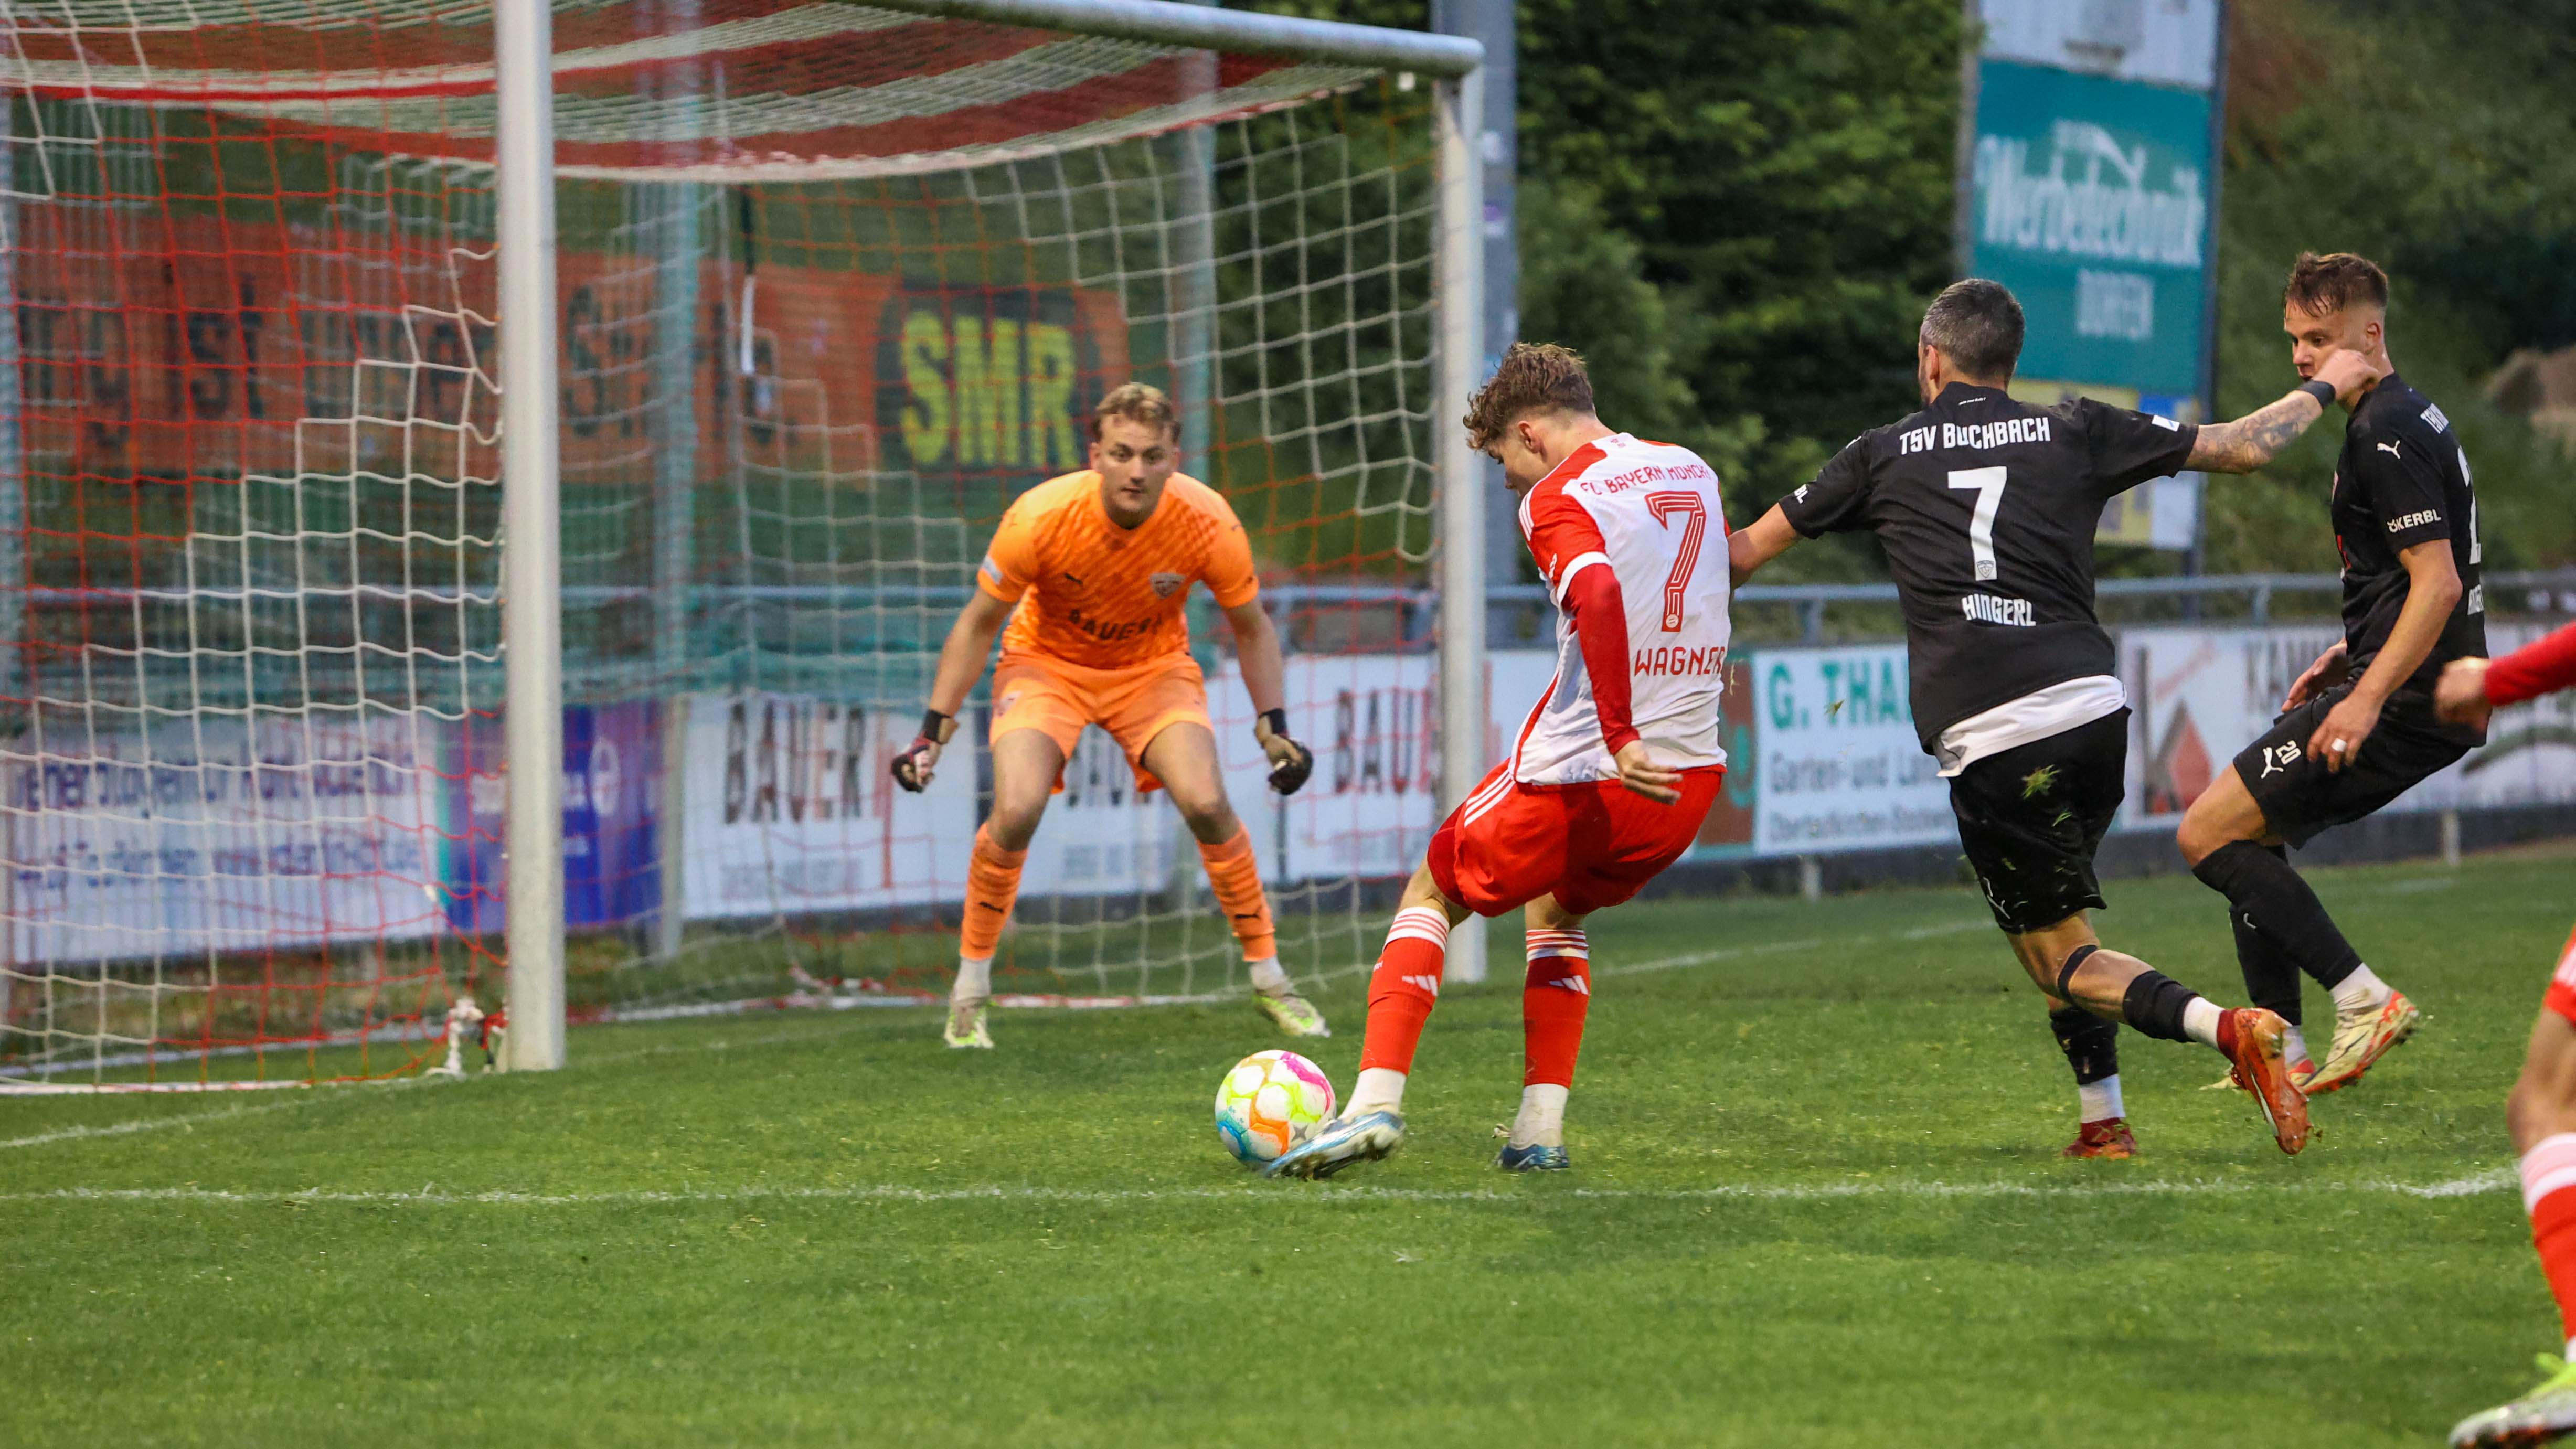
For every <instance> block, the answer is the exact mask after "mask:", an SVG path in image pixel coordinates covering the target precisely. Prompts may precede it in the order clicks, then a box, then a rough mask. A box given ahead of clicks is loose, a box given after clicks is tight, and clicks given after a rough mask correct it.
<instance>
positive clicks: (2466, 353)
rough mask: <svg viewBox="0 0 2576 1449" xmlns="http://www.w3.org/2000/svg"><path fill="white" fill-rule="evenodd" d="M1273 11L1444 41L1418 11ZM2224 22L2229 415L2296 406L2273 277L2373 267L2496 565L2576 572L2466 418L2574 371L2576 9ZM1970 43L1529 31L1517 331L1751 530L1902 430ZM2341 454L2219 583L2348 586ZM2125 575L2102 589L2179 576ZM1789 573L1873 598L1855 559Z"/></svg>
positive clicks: (1762, 17)
mask: <svg viewBox="0 0 2576 1449" xmlns="http://www.w3.org/2000/svg"><path fill="white" fill-rule="evenodd" d="M1260 8H1263V9H1270V10H1277V11H1283V12H1293V13H1298V14H1304V15H1309V16H1319V17H1324V18H1331V19H1343V20H1354V21H1362V22H1366V23H1371V24H1380V25H1400V26H1411V27H1420V26H1423V25H1426V24H1427V23H1428V20H1429V14H1428V6H1427V5H1426V4H1424V3H1422V0H1276V3H1273V0H1263V3H1261V5H1260ZM2233 11H2234V14H2235V17H2236V24H2235V28H2234V31H2233V33H2232V36H2231V60H2230V79H2231V87H2230V97H2229V117H2230V132H2229V141H2228V152H2227V158H2226V167H2227V170H2226V190H2225V196H2224V201H2223V206H2222V212H2221V215H2222V227H2223V235H2222V237H2221V243H2220V264H2221V279H2222V280H2221V307H2222V321H2221V336H2220V399H2219V412H2220V414H2221V415H2222V416H2229V417H2233V416H2237V415H2239V414H2242V413H2243V412H2245V411H2247V410H2249V409H2251V408H2254V407H2258V406H2260V405H2261V404H2263V403H2265V402H2268V401H2270V400H2271V399H2272V398H2274V397H2277V396H2279V395H2280V393H2281V391H2282V390H2283V389H2284V388H2286V387H2287V386H2288V385H2289V383H2290V382H2291V381H2292V380H2293V379H2292V377H2291V374H2290V371H2289V367H2288V365H2287V355H2286V349H2285V347H2284V345H2283V343H2282V342H2281V339H2280V335H2279V326H2280V316H2279V301H2280V299H2279V277H2280V275H2281V272H2282V271H2283V269H2284V268H2285V267H2286V266H2287V264H2288V262H2289V259H2290V258H2291V257H2292V256H2294V255H2296V254H2297V253H2298V252H2299V251H2300V250H2302V249H2305V248H2316V249H2319V250H2333V249H2337V248H2345V249H2355V250H2361V251H2365V252H2368V253H2369V254H2371V255H2373V256H2375V257H2378V258H2379V259H2381V260H2382V262H2383V263H2384V264H2385V265H2387V266H2388V267H2389V268H2390V270H2391V272H2392V274H2393V275H2394V277H2395V279H2396V282H2397V289H2398V297H2397V307H2396V315H2395V316H2394V317H2393V318H2392V320H2391V324H2390V325H2391V336H2392V341H2393V344H2394V347H2395V350H2396V353H2397V356H2398V358H2399V361H2400V363H2401V365H2402V366H2403V368H2404V370H2405V372H2406V375H2407V377H2408V378H2409V380H2410V381H2413V382H2414V383H2415V384H2416V385H2417V386H2419V387H2421V388H2423V389H2424V390H2425V391H2426V392H2427V393H2428V394H2431V395H2432V396H2434V397H2436V398H2438V399H2439V400H2440V401H2441V404H2442V407H2443V409H2444V410H2445V411H2446V412H2448V413H2449V414H2450V416H2451V418H2452V420H2453V422H2454V423H2455V424H2456V425H2457V426H2458V428H2459V430H2460V433H2461V436H2462V437H2463V439H2464V440H2465V441H2466V442H2467V444H2468V447H2469V451H2470V457H2471V462H2472V465H2473V466H2474V468H2475V469H2476V474H2477V480H2478V484H2479V489H2480V493H2481V496H2482V500H2483V502H2482V508H2481V515H2480V521H2481V523H2482V525H2483V531H2484V536H2485V538H2486V540H2487V558H2488V561H2489V563H2490V564H2491V565H2494V566H2498V567H2505V568H2513V567H2533V566H2544V565H2552V564H2559V563H2565V562H2568V561H2570V560H2576V508H2571V507H2569V506H2568V503H2567V477H2568V474H2569V472H2570V469H2571V463H2570V461H2569V460H2568V459H2567V458H2566V457H2564V456H2563V455H2562V454H2560V453H2559V452H2557V451H2556V450H2555V449H2554V448H2552V447H2550V446H2549V445H2547V444H2546V443H2545V442H2543V441H2542V440H2539V439H2537V438H2535V437H2534V436H2533V435H2532V433H2531V432H2530V430H2529V429H2528V428H2526V427H2524V426H2523V425H2522V424H2521V423H2520V422H2518V421H2516V420H2515V419H2512V418H2510V417H2507V416H2505V415H2504V414H2502V413H2500V412H2499V411H2498V410H2496V409H2495V408H2493V407H2491V406H2489V405H2488V404H2487V403H2485V402H2484V401H2483V399H2482V398H2481V397H2480V395H2479V394H2480V387H2481V385H2482V384H2483V382H2484V380H2485V379H2486V377H2487V376H2488V375H2489V374H2490V373H2491V372H2492V371H2493V370H2494V368H2495V366H2496V365H2497V364H2498V363H2499V362H2500V361H2501V360H2502V358H2503V356H2504V354H2505V353H2506V352H2507V351H2509V350H2510V349H2512V348H2514V347H2519V346H2564V345H2567V344H2569V343H2571V342H2576V107H2570V106H2569V105H2568V104H2567V100H2566V77H2567V76H2568V75H2569V74H2570V73H2571V72H2576V0H2456V3H2454V0H2376V3H2363V0H2342V3H2336V0H2239V3H2237V4H2236V5H2235V6H2234V7H2233ZM1959 19H1960V8H1959V6H1958V5H1957V4H1956V3H1955V0H1835V3H1817V0H1808V3H1790V0H1763V3H1752V4H1743V5H1687V6H1685V5H1668V4H1654V3H1651V0H1581V3H1578V0H1525V3H1523V4H1522V5H1521V6H1520V51H1521V53H1520V66H1521V69H1520V138H1521V173H1522V177H1521V191H1520V198H1521V217H1520V225H1521V241H1522V256H1521V267H1522V276H1521V283H1522V285H1521V305H1522V313H1523V326H1522V335H1524V336H1526V337H1532V338H1544V339H1548V340H1554V341H1561V342H1565V343H1567V344H1569V345H1572V346H1574V347H1576V348H1577V349H1579V350H1580V351H1582V352H1583V353H1584V355H1585V356H1586V357H1587V358H1590V359H1591V360H1592V363H1593V366H1594V368H1595V372H1596V377H1597V378H1598V380H1599V384H1600V390H1601V394H1602V400H1603V408H1604V410H1605V412H1608V413H1612V414H1613V420H1614V422H1615V423H1616V424H1617V425H1618V426H1622V427H1629V428H1632V429H1634V430H1636V431H1641V432H1643V431H1649V430H1656V431H1660V433H1661V434H1662V435H1663V436H1667V437H1670V438H1672V439H1674V440H1675V441H1679V442H1686V443H1690V444H1692V445H1693V446H1695V447H1699V448H1701V449H1702V450H1703V451H1705V452H1707V453H1708V454H1709V455H1710V457H1711V458H1712V459H1713V460H1715V461H1716V462H1717V463H1718V465H1719V467H1720V469H1721V470H1722V471H1723V472H1724V473H1725V475H1726V477H1727V479H1728V483H1729V488H1728V497H1729V500H1730V504H1731V505H1732V508H1733V509H1734V511H1735V512H1736V513H1737V514H1738V517H1739V521H1740V520H1741V518H1743V517H1746V516H1749V515H1750V514H1751V513H1753V512H1756V511H1758V510H1759V509H1761V508H1762V507H1765V506H1767V505H1768V504H1769V503H1770V501H1771V500H1772V499H1773V498H1775V497H1777V496H1778V495H1779V494H1780V493H1781V492H1782V491H1784V490H1785V489H1787V488H1789V487H1791V486H1794V485H1795V484H1797V483H1798V482H1801V481H1803V480H1804V479H1805V477H1806V476H1808V475H1809V474H1810V473H1811V472H1812V471H1813V469H1814V468H1815V467H1816V466H1817V464H1818V463H1820V462H1821V461H1822V460H1823V459H1824V458H1825V457H1826V456H1828V455H1829V454H1830V453H1831V451H1832V450H1833V449H1835V448H1837V447H1839V446H1841V444H1842V443H1843V441H1844V440H1845V439H1847V438H1849V437H1850V436H1851V435H1852V434H1853V433H1855V432H1858V431H1860V430H1861V429H1863V428H1866V427H1871V426H1875V425H1876V424H1878V423H1882V422H1885V421H1887V420H1888V419H1890V418H1892V417H1894V416H1896V415H1897V414H1899V413H1901V412H1903V411H1905V410H1906V409H1907V408H1909V407H1910V406H1912V405H1913V401H1914V392H1913V377H1912V368H1911V355H1910V353H1911V349H1910V347H1909V346H1908V342H1909V339H1910V338H1911V335H1912V329H1913V324H1914V321H1915V319H1916V317H1917V316H1918V315H1919V313H1920V309H1921V307H1922V306H1923V304H1924V302H1925V301H1927V300H1928V299H1929V297H1930V296H1931V294H1932V293H1933V292H1934V291H1935V290H1937V289H1938V288H1939V287H1940V285H1941V284H1942V283H1943V282H1945V281H1946V280H1948V279H1949V277H1950V275H1951V272H1952V266H1953V262H1952V242H1951V207H1952V177H1953V167H1954V142H1955V135H1956V127H1957V122H1958V91H1959V86H1958V54H1959V52H1958V45H1959V42H1960V35H1959ZM2339 440H2340V429H2339V428H2337V427H2335V426H2332V425H2331V424H2330V425H2328V426H2324V427H2320V428H2318V429H2317V430H2316V431H2315V432H2314V433H2312V434H2311V435H2310V437H2309V438H2308V439H2307V440H2305V441H2304V442H2303V443H2302V444H2301V445H2300V446H2299V447H2298V448H2296V449H2295V450H2293V452H2292V453H2291V454H2290V455H2288V456H2287V457H2285V458H2283V459H2282V460H2281V461H2280V462H2279V463H2278V464H2276V465H2275V466H2274V467H2273V468H2271V469H2269V470H2267V471H2266V472H2265V473H2263V474H2261V475H2258V476H2256V477H2254V478H2251V479H2225V480H2221V481H2219V482H2218V483H2217V484H2216V485H2215V486H2214V487H2213V489H2212V491H2211V494H2210V501H2209V522H2208V528H2207V536H2208V556H2207V567H2209V568H2210V569H2211V570H2213V571H2222V572H2223V571H2231V570H2280V569H2303V570H2330V569H2332V568H2333V567H2334V566H2335V555H2334V542H2333V537H2332V534H2331V532H2330V531H2329V530H2328V529H2327V527H2326V526H2325V517H2324V512H2325V505H2324V497H2323V494H2324V489H2325V483H2326V479H2327V476H2328V474H2329V473H2330V472H2331V471H2332V466H2333V458H2334V451H2335V447H2336V444H2337V443H2338V442H2339ZM1835 542H1837V543H1848V541H1845V540H1836V541H1835ZM2115 552H2116V553H2117V555H2118V556H2116V557H2110V558H2106V560H2105V567H2106V569H2107V570H2108V571H2110V572H2131V571H2136V570H2139V569H2146V570H2149V571H2153V570H2156V569H2160V568H2163V567H2166V566H2169V560H2168V559H2167V558H2166V557H2165V556H2161V555H2145V554H2138V553H2134V552H2133V551H2115ZM1774 567H1775V572H1774V574H1773V575H1769V576H1767V577H1778V578H1782V579H1786V578H1792V577H1858V576H1875V574H1876V571H1877V565H1876V563H1875V562H1874V561H1873V560H1872V558H1871V556H1870V554H1869V553H1868V551H1867V548H1866V545H1865V544H1863V545H1850V546H1848V547H1845V548H1842V549H1839V550H1837V549H1833V548H1824V549H1817V548H1808V549H1800V550H1798V551H1796V552H1794V553H1792V554H1790V555H1789V556H1788V557H1787V558H1785V559H1783V560H1782V563H1781V564H1780V565H1775V566H1774Z"/></svg>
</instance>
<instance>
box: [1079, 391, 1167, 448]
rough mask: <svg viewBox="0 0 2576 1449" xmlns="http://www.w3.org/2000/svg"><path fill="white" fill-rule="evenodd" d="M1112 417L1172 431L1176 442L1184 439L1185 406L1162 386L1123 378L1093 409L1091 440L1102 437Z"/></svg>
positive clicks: (1097, 440)
mask: <svg viewBox="0 0 2576 1449" xmlns="http://www.w3.org/2000/svg"><path fill="white" fill-rule="evenodd" d="M1111 418H1125V419H1126V420H1127V421H1129V422H1131V423H1143V424H1144V425H1145V426H1147V427H1149V428H1160V429H1162V430H1163V431H1165V432H1167V433H1169V434H1171V435H1172V441H1173V442H1176V443H1177V442H1179V441H1180V440H1181V410H1180V409H1179V408H1176V407H1174V406H1172V399H1171V397H1170V396H1169V395H1168V394H1166V393H1165V392H1164V391H1163V390H1162V389H1161V388H1159V387H1155V386H1153V385H1151V384H1149V383H1142V382H1122V383H1120V384H1119V385H1118V386H1116V387H1113V388H1111V389H1110V390H1109V396H1107V397H1104V398H1102V399H1101V400H1100V406H1098V407H1096V408H1093V409H1092V410H1091V441H1093V442H1095V443H1097V442H1099V441H1100V430H1101V429H1102V428H1104V427H1107V426H1108V424H1109V420H1110V419H1111Z"/></svg>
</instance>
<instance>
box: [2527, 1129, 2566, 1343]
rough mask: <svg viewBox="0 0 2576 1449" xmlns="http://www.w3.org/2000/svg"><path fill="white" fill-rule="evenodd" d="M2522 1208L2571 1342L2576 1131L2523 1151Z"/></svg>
mask: <svg viewBox="0 0 2576 1449" xmlns="http://www.w3.org/2000/svg"><path fill="white" fill-rule="evenodd" d="M2522 1206H2523V1210H2524V1211H2525V1212H2528V1213H2530V1214H2531V1241H2532V1245H2533V1246H2534V1247H2536V1248H2538V1249H2539V1250H2540V1271H2541V1272H2542V1273H2544V1274H2546V1275H2547V1276H2548V1278H2549V1292H2550V1295H2551V1296H2552V1297H2554V1298H2556V1299H2557V1300H2558V1316H2559V1319H2560V1321H2561V1324H2562V1325H2563V1326H2564V1327H2565V1329H2566V1331H2567V1337H2568V1338H2569V1339H2570V1340H2571V1341H2576V1132H2561V1133H2559V1134H2558V1135H2557V1136H2555V1137H2544V1138H2542V1139H2541V1140H2540V1141H2539V1142H2538V1143H2537V1144H2535V1145H2534V1146H2533V1147H2532V1149H2531V1150H2530V1151H2529V1152H2526V1153H2524V1154H2523V1155H2522Z"/></svg>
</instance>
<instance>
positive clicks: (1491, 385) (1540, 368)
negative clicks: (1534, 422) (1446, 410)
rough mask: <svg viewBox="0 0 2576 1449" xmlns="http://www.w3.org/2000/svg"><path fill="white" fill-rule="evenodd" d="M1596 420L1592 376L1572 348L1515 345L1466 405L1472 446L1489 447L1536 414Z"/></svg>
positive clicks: (1525, 344) (1521, 343) (1544, 345)
mask: <svg viewBox="0 0 2576 1449" xmlns="http://www.w3.org/2000/svg"><path fill="white" fill-rule="evenodd" d="M1540 412H1568V413H1581V414H1583V415H1584V416H1586V417H1589V416H1591V415H1592V375H1591V374H1590V373H1587V372H1585V371H1584V370H1583V358H1582V357H1581V356H1580V355H1578V354H1577V353H1576V352H1575V351H1574V349H1573V348H1570V347H1559V346H1557V345H1556V344H1555V343H1553V342H1515V343H1513V344H1512V345H1511V350H1510V351H1508V352H1505V353H1504V354H1503V361H1502V365H1501V366H1499V367H1497V368H1495V369H1494V375H1493V376H1492V377H1491V378H1489V379H1488V380H1487V381H1486V383H1485V385H1484V386H1483V387H1480V388H1478V389H1476V395H1475V396H1474V397H1472V398H1469V399H1468V400H1467V416H1466V419H1465V422H1466V424H1467V445H1468V446H1469V447H1471V448H1475V449H1478V450H1479V451H1481V450H1483V449H1486V448H1490V447H1492V446H1493V445H1494V440H1495V439H1496V438H1499V437H1501V436H1502V435H1503V430H1504V429H1505V428H1508V427H1510V426H1511V425H1512V424H1514V423H1516V422H1519V421H1520V420H1521V419H1522V418H1525V417H1527V416H1529V415H1530V414H1531V413H1540Z"/></svg>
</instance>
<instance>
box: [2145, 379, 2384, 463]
mask: <svg viewBox="0 0 2576 1449" xmlns="http://www.w3.org/2000/svg"><path fill="white" fill-rule="evenodd" d="M2387 375H2388V361H2387V359H2386V358H2385V357H2373V356H2365V355H2363V354H2362V353H2359V352H2355V351H2353V350H2351V349H2350V348H2345V349H2343V350H2342V351H2339V352H2337V353H2335V354H2334V355H2333V356H2332V357H2329V358H2327V359H2326V360H2325V363H2324V365H2323V366H2321V367H2319V368H2318V369H2317V375H2316V376H2315V377H2314V378H2312V379H2310V380H2309V381H2307V382H2303V383H2301V384H2299V385H2298V386H2297V387H2296V388H2294V389H2292V390H2291V391H2289V392H2287V393H2285V394H2283V395H2282V397H2281V400H2280V401H2278V402H2275V403H2273V404H2271V405H2270V406H2268V407H2264V408H2258V409H2256V410H2255V411H2253V412H2250V413H2247V414H2246V415H2245V416H2243V417H2241V418H2238V419H2237V420H2236V421H2234V422H2232V423H2210V424H2207V425H2206V426H2204V427H2202V428H2201V430H2200V435H2199V436H2198V437H2196V438H2194V439H2193V440H2192V444H2191V458H2190V460H2189V461H2188V462H2186V463H2185V464H2184V466H2185V467H2189V468H2199V469H2201V470H2203V471H2205V472H2210V473H2251V472H2253V471H2254V470H2255V469H2257V468H2260V467H2262V466H2263V465H2264V464H2266V463H2269V462H2271V461H2272V460H2273V459H2274V458H2277V457H2279V456H2280V454H2281V450H2282V449H2283V448H2286V447H2288V446H2290V444H2291V443H2293V442H2295V441H2296V440H2297V439H2298V436H2299V434H2301V433H2304V432H2306V431H2307V430H2308V425H2309V424H2311V423H2314V422H2315V421H2316V420H2317V419H2319V418H2321V417H2324V416H2325V415H2326V404H2325V399H2323V398H2321V397H2319V396H2317V395H2316V393H2315V392H2314V391H2312V390H2311V389H2312V388H2314V387H2315V385H2316V384H2317V383H2324V384H2325V385H2326V386H2327V387H2330V388H2333V389H2334V397H2335V401H2336V402H2339V403H2341V404H2343V405H2344V406H2345V407H2350V406H2352V405H2353V403H2354V401H2355V400H2356V399H2358V398H2359V397H2360V396H2361V394H2362V390H2363V389H2365V388H2367V387H2369V386H2370V385H2371V384H2372V383H2374V382H2377V381H2379V380H2380V379H2381V378H2383V377H2386V376H2387Z"/></svg>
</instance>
